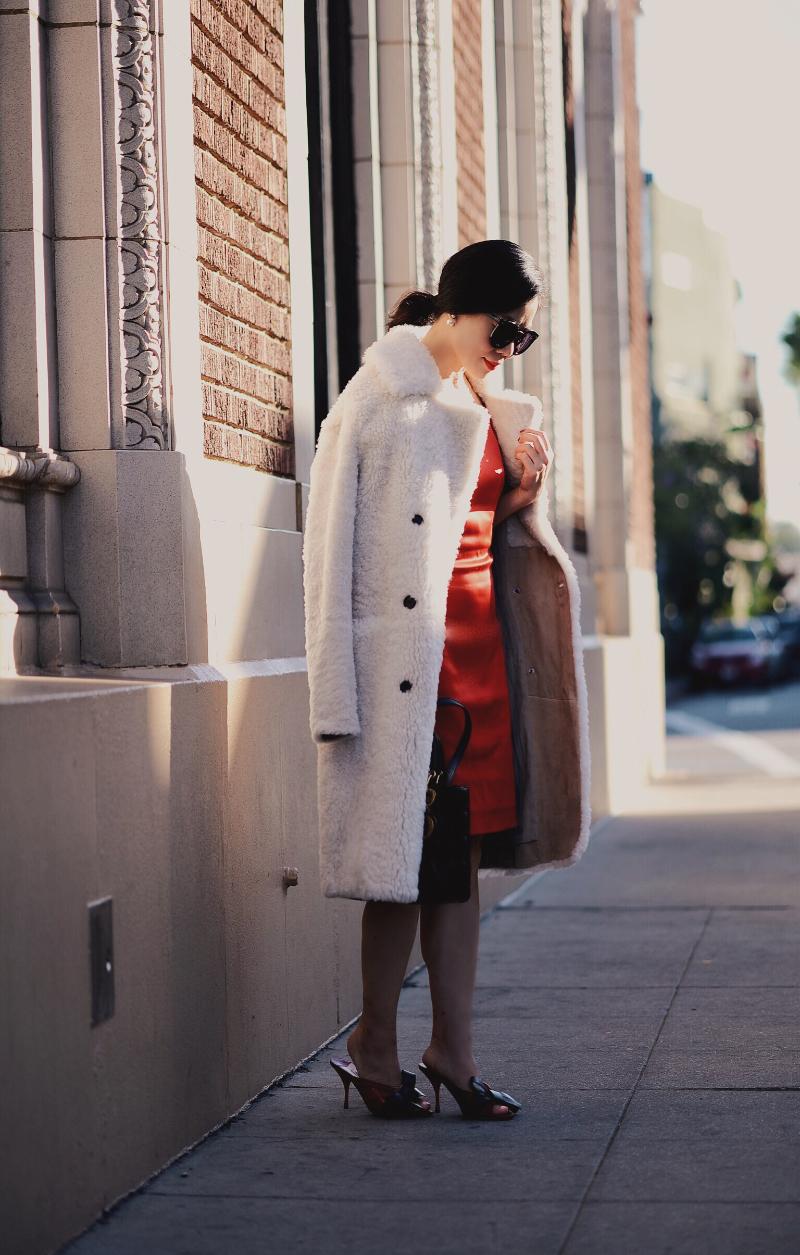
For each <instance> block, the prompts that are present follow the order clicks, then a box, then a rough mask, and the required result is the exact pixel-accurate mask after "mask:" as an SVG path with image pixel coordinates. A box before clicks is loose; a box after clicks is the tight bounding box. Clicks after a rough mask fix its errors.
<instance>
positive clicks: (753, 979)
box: [682, 907, 800, 989]
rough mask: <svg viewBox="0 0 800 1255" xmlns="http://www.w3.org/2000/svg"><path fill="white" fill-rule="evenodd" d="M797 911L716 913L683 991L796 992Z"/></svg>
mask: <svg viewBox="0 0 800 1255" xmlns="http://www.w3.org/2000/svg"><path fill="white" fill-rule="evenodd" d="M799 942H800V910H797V909H794V908H792V907H772V908H771V909H764V910H761V909H759V908H758V907H756V908H755V909H753V910H747V909H745V910H730V909H726V908H725V907H717V908H716V909H715V910H714V911H713V913H712V915H711V918H710V919H709V921H708V925H707V927H706V928H705V929H704V930H703V935H702V938H701V940H700V944H699V945H698V947H697V949H696V950H695V952H694V954H693V955H692V959H691V962H690V964H689V968H688V970H687V972H686V975H685V976H684V978H683V981H682V984H683V985H684V986H686V985H754V986H756V987H758V988H765V987H766V986H776V987H777V986H785V987H789V988H795V989H797V988H798V986H800V944H799Z"/></svg>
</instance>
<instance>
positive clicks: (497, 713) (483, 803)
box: [434, 420, 517, 835]
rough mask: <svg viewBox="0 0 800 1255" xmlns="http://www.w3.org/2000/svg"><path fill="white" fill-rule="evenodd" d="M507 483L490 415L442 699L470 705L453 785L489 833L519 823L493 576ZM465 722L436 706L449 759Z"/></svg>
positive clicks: (451, 610)
mask: <svg viewBox="0 0 800 1255" xmlns="http://www.w3.org/2000/svg"><path fill="white" fill-rule="evenodd" d="M504 487H505V467H504V465H503V457H502V454H501V452H500V445H499V443H498V440H497V436H496V434H495V430H494V427H493V426H492V423H491V420H490V421H489V430H488V433H487V436H486V445H485V448H484V452H483V458H482V460H481V468H480V474H479V476H478V482H477V484H476V486H475V491H474V492H473V494H472V500H471V502H470V509H469V514H468V516H467V521H466V524H465V526H464V531H463V533H462V536H461V542H460V545H459V550H458V556H457V558H456V561H455V565H454V567H453V573H452V576H451V580H450V584H449V585H448V590H447V612H446V618H445V645H444V655H443V658H442V667H441V671H440V673H439V690H438V694H437V696H438V697H455V698H457V699H458V700H459V701H460V702H463V703H464V705H465V706H467V707H468V708H469V712H470V714H471V716H472V734H471V736H470V740H469V744H468V746H467V748H466V751H465V753H464V757H463V758H462V759H461V762H460V763H459V765H458V768H457V770H456V772H455V774H454V776H453V781H452V782H453V784H466V785H469V805H470V832H471V833H472V834H473V835H478V834H481V835H485V834H487V833H489V832H498V831H501V830H502V829H504V828H513V827H515V826H516V824H517V810H516V798H515V791H514V766H513V751H512V736H511V710H510V706H509V696H508V678H507V674H506V665H505V653H504V647H503V638H502V628H501V625H500V622H499V620H498V618H497V610H496V606H495V596H494V580H493V578H492V554H491V553H490V551H489V546H490V545H491V543H492V527H493V525H494V512H495V509H496V508H497V503H498V501H499V500H500V497H501V496H502V493H503V490H504ZM463 727H464V715H463V713H462V712H461V711H460V710H459V709H458V708H457V707H455V706H438V707H437V709H436V720H435V723H434V729H435V731H436V733H437V735H438V736H439V737H440V738H441V741H442V748H443V750H444V755H445V762H449V760H450V758H451V756H452V754H453V752H454V751H455V748H456V746H457V745H458V741H459V737H460V736H461V733H462V730H463Z"/></svg>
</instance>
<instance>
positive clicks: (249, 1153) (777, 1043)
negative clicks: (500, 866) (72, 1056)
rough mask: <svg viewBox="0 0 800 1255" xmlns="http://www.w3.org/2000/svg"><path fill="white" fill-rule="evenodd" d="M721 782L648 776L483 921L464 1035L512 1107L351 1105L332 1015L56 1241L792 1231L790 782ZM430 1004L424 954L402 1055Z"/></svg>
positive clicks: (795, 1076)
mask: <svg viewBox="0 0 800 1255" xmlns="http://www.w3.org/2000/svg"><path fill="white" fill-rule="evenodd" d="M719 789H720V786H719V784H717V783H711V784H707V785H705V786H702V785H698V786H695V788H694V792H693V793H688V794H687V791H686V790H685V789H684V790H676V789H675V787H674V786H672V792H671V790H670V787H666V788H664V787H662V788H661V789H660V790H659V791H658V793H657V794H654V795H653V796H654V798H655V802H654V804H653V805H651V806H647V807H644V806H643V808H642V809H643V813H642V814H641V815H637V816H626V817H624V818H619V819H615V820H614V821H612V822H610V823H606V824H605V825H604V826H602V827H601V828H600V829H599V830H598V831H596V832H595V834H594V835H593V837H592V841H591V843H590V847H589V850H588V851H587V853H586V855H585V856H584V858H583V860H582V861H581V862H580V863H579V864H578V865H577V866H576V867H573V868H568V869H563V870H559V871H554V872H548V873H545V874H544V875H542V876H540V877H538V878H535V879H534V880H533V881H529V882H528V884H527V885H526V886H525V887H524V888H523V890H522V891H521V892H520V893H519V894H518V895H517V896H516V897H515V898H514V899H512V900H511V901H510V902H509V903H508V904H507V905H505V906H500V907H498V908H496V909H495V910H494V911H493V912H492V913H491V914H489V915H488V916H487V917H486V919H485V920H484V922H483V925H482V935H481V958H480V968H479V973H478V988H477V990H476V999H475V1010H476V1054H477V1058H478V1060H479V1063H480V1066H481V1070H482V1074H483V1076H484V1078H485V1079H486V1080H487V1081H489V1083H490V1084H494V1085H496V1086H499V1087H500V1088H503V1089H507V1090H509V1091H510V1092H511V1093H512V1094H514V1095H515V1096H516V1097H517V1098H519V1099H520V1100H521V1101H522V1103H523V1110H522V1111H521V1113H520V1114H519V1116H517V1117H516V1119H514V1120H513V1121H510V1122H509V1123H498V1124H496V1125H490V1124H482V1123H474V1122H472V1123H470V1122H467V1121H466V1120H463V1119H462V1118H461V1116H460V1114H459V1113H458V1109H457V1107H456V1106H455V1103H454V1102H453V1101H452V1099H451V1098H450V1096H449V1094H446V1093H445V1091H444V1090H443V1091H442V1112H441V1114H440V1115H438V1116H432V1117H431V1118H430V1119H429V1120H425V1121H401V1122H397V1123H393V1122H389V1121H382V1120H377V1119H375V1117H373V1116H371V1115H370V1114H369V1113H368V1112H367V1109H366V1107H365V1106H364V1104H363V1103H362V1101H361V1099H360V1098H359V1096H358V1095H357V1094H356V1093H355V1091H354V1090H352V1089H351V1107H350V1109H349V1110H347V1111H345V1110H344V1109H343V1107H342V1100H343V1089H342V1085H341V1082H340V1080H339V1078H338V1077H337V1076H336V1075H335V1074H334V1072H333V1069H332V1068H331V1067H330V1066H329V1063H328V1060H329V1058H330V1056H331V1055H332V1054H338V1053H344V1036H345V1034H342V1035H341V1036H340V1037H339V1038H337V1039H336V1041H335V1042H334V1043H331V1044H330V1045H329V1046H328V1047H326V1048H325V1049H324V1050H322V1051H321V1052H320V1053H319V1054H318V1055H317V1056H315V1058H314V1059H313V1060H312V1061H311V1062H310V1063H309V1064H308V1065H307V1066H306V1067H304V1068H302V1069H301V1070H300V1071H297V1072H295V1073H294V1074H293V1075H292V1076H291V1078H289V1079H288V1080H287V1081H285V1082H284V1083H283V1084H282V1085H280V1086H278V1087H276V1088H274V1089H273V1090H271V1091H268V1092H267V1093H266V1094H265V1095H263V1096H262V1097H261V1098H260V1099H258V1100H256V1101H255V1102H254V1103H253V1104H252V1105H251V1106H250V1107H249V1108H248V1109H247V1110H246V1111H245V1112H244V1113H243V1114H242V1115H240V1116H238V1117H236V1118H235V1119H234V1120H233V1121H232V1122H231V1123H229V1124H228V1125H227V1126H225V1127H224V1128H223V1129H221V1130H219V1131H218V1132H217V1133H215V1134H213V1135H212V1136H211V1137H209V1138H208V1139H207V1140H206V1141H205V1142H203V1143H202V1144H201V1145H200V1146H198V1147H197V1148H196V1149H195V1150H194V1151H191V1152H188V1153H187V1154H186V1155H185V1156H184V1157H183V1158H181V1159H180V1160H177V1161H176V1162H175V1163H173V1164H172V1165H171V1166H170V1167H169V1168H168V1169H166V1170H165V1171H163V1172H162V1173H161V1174H160V1175H158V1176H157V1177H155V1178H153V1179H152V1180H151V1182H150V1183H149V1184H148V1185H147V1186H145V1187H143V1188H142V1189H141V1190H140V1191H139V1192H138V1193H137V1194H135V1195H132V1196H130V1197H129V1198H128V1199H126V1200H125V1201H123V1202H122V1203H120V1204H119V1205H118V1206H117V1207H116V1208H114V1209H113V1210H112V1211H111V1213H110V1214H109V1216H108V1217H107V1218H106V1219H105V1220H102V1221H98V1222H97V1223H96V1224H95V1225H94V1226H93V1227H92V1228H91V1229H90V1230H88V1231H87V1232H86V1233H85V1234H84V1235H82V1237H80V1238H79V1239H77V1240H75V1241H73V1242H71V1243H69V1244H68V1245H67V1246H66V1247H64V1248H62V1250H63V1251H65V1252H67V1251H68V1252H69V1253H70V1255H101V1253H102V1255H123V1252H124V1253H125V1255H144V1253H145V1252H146V1253H147V1255H184V1253H185V1255H190V1253H191V1255H206V1253H211V1252H213V1253H214V1255H228V1253H229V1252H230V1253H233V1252H236V1253H237V1255H247V1253H249V1252H251V1251H252V1252H255V1251H259V1252H262V1251H276V1252H281V1253H283V1252H314V1253H315V1255H328V1253H329V1252H330V1253H333V1252H336V1253H339V1252H342V1253H344V1252H347V1253H348V1255H361V1253H364V1255H366V1253H367V1252H369V1253H370V1255H373V1253H374V1252H376V1251H383V1252H386V1255H401V1253H402V1255H405V1253H406V1252H408V1253H409V1255H411V1252H414V1255H428V1253H430V1255H433V1253H434V1252H435V1253H436V1255H449V1253H450V1252H453V1253H454V1255H455V1253H456V1252H458V1253H459V1255H465V1253H467V1252H481V1253H483V1252H489V1251H493V1250H501V1251H503V1252H504V1255H512V1253H516V1252H520V1253H521V1252H524V1253H525V1255H550V1253H551V1252H552V1255H556V1253H558V1255H667V1253H668V1252H669V1255H706V1252H708V1253H709V1255H712V1253H713V1255H783V1253H784V1252H786V1255H789V1252H792V1253H793V1252H795V1251H797V1250H798V1249H800V1061H799V1058H798V1056H799V1055H800V1050H798V1046H800V1034H799V1033H798V1026H799V1025H800V999H798V985H800V979H798V978H799V976H800V931H799V930H798V919H799V917H800V910H799V907H800V831H799V830H800V817H799V812H798V809H797V808H798V804H800V790H798V789H797V786H796V785H795V786H794V788H793V789H791V788H789V787H788V786H786V785H783V786H781V787H780V792H778V791H776V786H775V785H774V783H771V785H770V787H766V786H765V784H764V783H763V782H761V783H758V782H751V783H747V782H744V783H743V782H741V781H740V782H739V783H738V784H736V785H732V786H731V785H729V784H728V783H727V782H726V784H725V796H724V798H720V796H719ZM736 789H738V790H739V795H738V796H737V794H736V793H735V792H734V791H733V790H736ZM687 798H688V799H689V801H690V802H691V805H692V809H691V810H689V809H688V807H687ZM645 812H646V813H645ZM429 1010H430V1002H429V995H428V989H427V980H426V974H425V972H424V970H422V971H420V972H418V973H417V974H416V975H415V976H414V977H412V979H411V980H410V982H409V983H408V984H407V986H406V987H405V988H404V989H403V992H402V996H401V1003H400V1038H401V1040H400V1047H401V1050H400V1055H401V1061H402V1063H403V1064H404V1066H406V1067H409V1068H412V1069H416V1067H417V1061H418V1059H419V1054H420V1051H421V1050H422V1049H423V1047H424V1046H425V1044H426V1041H427V1033H428V1028H429V1023H430V1020H429ZM417 1083H418V1085H419V1087H420V1088H421V1089H422V1090H424V1091H425V1092H426V1094H428V1095H429V1096H432V1095H431V1094H430V1087H429V1085H428V1083H427V1082H426V1081H425V1079H424V1078H423V1077H422V1076H421V1075H419V1074H418V1077H417Z"/></svg>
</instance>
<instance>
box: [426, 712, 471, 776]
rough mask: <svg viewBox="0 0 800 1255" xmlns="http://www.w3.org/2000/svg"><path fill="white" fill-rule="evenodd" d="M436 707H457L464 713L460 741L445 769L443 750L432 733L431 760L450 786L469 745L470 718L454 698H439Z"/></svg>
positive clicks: (440, 743)
mask: <svg viewBox="0 0 800 1255" xmlns="http://www.w3.org/2000/svg"><path fill="white" fill-rule="evenodd" d="M436 705H437V706H458V707H460V709H461V710H463V712H464V731H463V732H462V733H461V739H460V740H459V742H458V745H457V746H456V748H455V751H454V753H453V757H452V758H451V759H450V762H449V764H448V766H447V768H446V769H445V767H444V750H443V748H442V742H441V740H440V738H439V737H438V736H437V735H436V733H435V732H434V734H433V747H432V749H431V759H432V762H433V766H434V769H435V770H438V771H444V772H445V783H446V784H448V785H449V784H451V783H452V779H453V776H454V775H455V773H456V771H457V770H458V764H459V763H460V762H461V759H462V758H463V757H464V753H465V751H466V748H467V746H468V744H469V738H470V736H471V735H472V716H471V715H470V713H469V711H468V710H467V708H466V706H465V705H464V703H463V702H459V701H457V700H456V698H455V697H440V698H438V700H437V702H436Z"/></svg>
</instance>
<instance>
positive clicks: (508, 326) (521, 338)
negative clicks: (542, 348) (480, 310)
mask: <svg viewBox="0 0 800 1255" xmlns="http://www.w3.org/2000/svg"><path fill="white" fill-rule="evenodd" d="M486 317H487V318H491V319H492V321H493V322H494V327H493V328H492V333H491V335H490V336H489V343H490V344H491V346H492V348H493V349H504V348H506V347H507V346H508V345H509V344H511V343H512V341H513V344H514V355H515V356H517V355H519V354H520V353H524V352H525V350H526V349H529V348H530V347H531V345H532V344H534V343H535V342H536V340H538V339H539V332H538V331H531V329H530V328H529V327H521V326H520V325H519V323H518V322H514V321H513V320H512V319H511V318H499V317H498V316H497V314H487V315H486Z"/></svg>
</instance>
